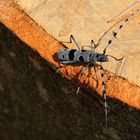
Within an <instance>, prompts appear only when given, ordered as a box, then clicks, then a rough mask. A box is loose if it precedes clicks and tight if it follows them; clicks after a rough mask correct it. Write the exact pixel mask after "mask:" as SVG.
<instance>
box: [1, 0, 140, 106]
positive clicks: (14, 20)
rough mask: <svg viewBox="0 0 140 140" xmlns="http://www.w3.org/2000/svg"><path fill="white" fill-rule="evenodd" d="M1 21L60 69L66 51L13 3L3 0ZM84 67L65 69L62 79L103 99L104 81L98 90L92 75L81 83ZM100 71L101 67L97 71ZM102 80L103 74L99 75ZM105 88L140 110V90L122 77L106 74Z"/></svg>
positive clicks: (86, 74)
mask: <svg viewBox="0 0 140 140" xmlns="http://www.w3.org/2000/svg"><path fill="white" fill-rule="evenodd" d="M0 11H1V14H0V21H1V22H3V23H4V24H5V25H6V26H7V27H9V28H10V29H11V30H12V31H13V32H14V33H15V34H16V35H17V36H18V37H19V38H20V39H21V40H23V41H24V42H26V43H27V44H28V45H29V46H30V47H31V48H33V49H35V50H37V51H38V52H39V54H40V55H41V56H42V57H44V58H45V59H46V60H47V61H48V62H49V63H50V64H51V66H53V67H54V68H55V69H56V67H58V66H59V65H58V62H57V61H56V58H55V53H56V52H57V51H58V50H60V49H61V48H63V47H64V46H63V45H62V44H60V43H59V42H58V41H57V40H56V39H54V38H53V37H52V36H51V35H49V34H48V33H47V32H45V31H44V30H43V29H42V28H41V27H39V26H38V25H37V24H36V23H35V22H34V21H33V20H31V18H30V17H29V16H27V14H26V13H24V11H22V10H21V9H20V8H19V7H18V6H17V5H16V4H14V3H13V2H12V1H10V0H3V1H1V3H0ZM81 68H82V65H80V66H67V67H64V68H62V69H61V72H62V75H63V76H65V77H67V78H68V79H69V80H77V83H78V81H79V80H80V83H81V87H84V88H85V89H88V88H91V89H93V90H96V91H97V92H98V93H99V94H100V95H102V86H101V78H99V86H98V87H97V88H96V89H95V87H96V81H95V80H94V78H95V74H94V72H93V73H92V76H93V78H92V77H91V78H89V77H88V73H87V72H86V73H85V75H84V76H83V77H82V78H81V79H78V77H77V74H78V73H79V72H80V71H81ZM97 69H98V67H97ZM97 75H98V76H99V77H100V71H97ZM105 84H106V87H107V95H108V96H110V97H113V98H114V97H115V98H117V99H119V100H121V101H123V102H125V103H127V104H129V105H131V106H134V107H136V108H140V94H139V93H140V88H139V87H138V86H136V85H134V84H131V83H130V82H128V81H127V80H126V79H124V78H122V77H116V75H113V74H112V73H109V72H108V71H105Z"/></svg>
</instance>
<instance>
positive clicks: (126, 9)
mask: <svg viewBox="0 0 140 140" xmlns="http://www.w3.org/2000/svg"><path fill="white" fill-rule="evenodd" d="M139 2H140V0H137V1H135V2H134V3H132V4H131V5H129V6H128V7H127V8H125V9H124V10H123V11H121V12H120V13H119V14H117V15H116V16H115V17H114V18H112V19H111V20H109V21H108V22H114V21H116V20H118V19H119V18H121V17H122V16H123V15H125V14H126V13H127V12H129V11H130V10H131V9H132V8H133V7H135V6H136V5H137V4H139Z"/></svg>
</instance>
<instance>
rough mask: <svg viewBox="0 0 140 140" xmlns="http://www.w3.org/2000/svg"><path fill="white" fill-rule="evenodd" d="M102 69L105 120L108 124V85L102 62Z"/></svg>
mask: <svg viewBox="0 0 140 140" xmlns="http://www.w3.org/2000/svg"><path fill="white" fill-rule="evenodd" d="M100 71H101V77H102V89H103V97H104V107H105V122H106V126H107V116H108V110H107V107H108V106H107V97H106V86H105V81H104V70H103V67H102V63H100Z"/></svg>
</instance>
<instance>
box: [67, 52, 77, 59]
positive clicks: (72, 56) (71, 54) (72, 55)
mask: <svg viewBox="0 0 140 140" xmlns="http://www.w3.org/2000/svg"><path fill="white" fill-rule="evenodd" d="M75 52H76V50H74V49H72V50H70V51H69V59H70V60H73V58H74V53H75Z"/></svg>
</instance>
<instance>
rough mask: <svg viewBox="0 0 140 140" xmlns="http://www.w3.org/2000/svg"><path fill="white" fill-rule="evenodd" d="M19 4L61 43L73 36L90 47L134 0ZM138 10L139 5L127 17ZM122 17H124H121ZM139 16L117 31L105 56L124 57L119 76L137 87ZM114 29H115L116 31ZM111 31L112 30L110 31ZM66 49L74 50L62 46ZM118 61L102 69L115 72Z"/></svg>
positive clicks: (59, 0)
mask: <svg viewBox="0 0 140 140" xmlns="http://www.w3.org/2000/svg"><path fill="white" fill-rule="evenodd" d="M16 1H17V2H18V4H19V5H20V6H21V7H22V8H23V9H24V10H25V11H26V12H27V13H28V15H30V16H31V17H32V18H33V19H34V20H35V21H36V22H37V23H38V24H39V25H41V26H42V27H43V28H44V29H45V30H46V31H47V32H48V33H50V34H51V35H53V36H54V37H55V38H56V39H58V40H59V41H62V42H67V41H69V36H70V35H71V34H73V35H74V37H75V38H76V40H77V42H78V43H79V44H80V45H90V41H91V39H93V40H95V42H97V40H98V39H99V37H100V36H101V35H102V34H103V33H104V32H105V31H106V30H107V29H108V28H109V27H111V26H112V25H113V24H114V23H107V21H108V20H110V19H112V18H113V17H115V16H116V15H117V14H118V13H119V12H121V11H122V10H123V9H125V8H126V7H127V6H129V5H130V4H132V3H133V2H134V0H129V1H128V0H124V1H122V0H113V1H112V0H108V1H107V2H106V1H105V0H100V1H99V0H76V1H75V0H72V1H70V0H40V1H37V0H16ZM137 8H140V4H138V5H137V6H136V7H135V8H133V9H132V10H131V11H130V12H128V15H129V14H131V13H132V12H134V11H135V10H136V9H137ZM124 17H125V16H124ZM139 22H140V14H137V15H136V16H135V17H133V18H132V19H131V21H129V22H128V24H127V25H126V26H125V27H124V29H123V30H122V31H121V32H120V35H118V37H117V39H116V40H115V41H114V42H113V44H112V46H111V47H110V48H109V49H108V50H107V53H108V54H111V55H113V56H115V57H118V58H121V57H125V59H124V60H123V63H122V64H121V67H120V69H119V70H118V72H117V74H118V76H121V77H124V78H126V79H127V80H128V81H130V82H131V83H134V84H136V85H138V86H140V74H139V72H140V61H139V58H140V47H139V46H140V41H139V40H140V24H139ZM116 28H117V27H114V28H113V30H115V29H116ZM113 30H112V31H113ZM112 31H111V32H110V33H108V34H107V35H106V36H105V38H104V40H103V41H102V43H101V45H100V46H99V47H98V49H97V51H99V52H102V50H103V48H104V47H105V46H106V44H107V42H108V40H109V38H110V36H111V34H112ZM65 45H67V46H68V47H70V48H72V47H75V46H74V45H73V46H72V45H70V44H68V43H65ZM117 64H118V63H117V62H115V61H114V60H112V59H111V60H110V62H109V63H107V64H104V68H105V69H106V70H109V71H110V72H113V73H115V70H116V67H117Z"/></svg>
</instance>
